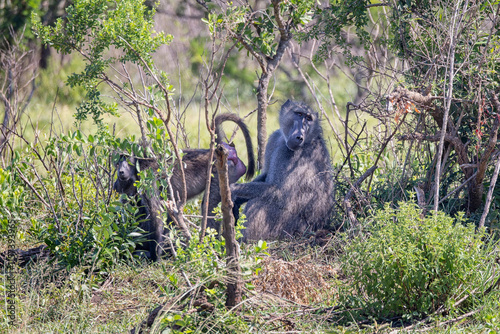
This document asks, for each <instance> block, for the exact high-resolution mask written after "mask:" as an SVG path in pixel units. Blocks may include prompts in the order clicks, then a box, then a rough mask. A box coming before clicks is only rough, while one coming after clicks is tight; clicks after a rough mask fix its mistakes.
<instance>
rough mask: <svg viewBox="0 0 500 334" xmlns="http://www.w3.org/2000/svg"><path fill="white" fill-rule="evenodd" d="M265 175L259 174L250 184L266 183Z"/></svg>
mask: <svg viewBox="0 0 500 334" xmlns="http://www.w3.org/2000/svg"><path fill="white" fill-rule="evenodd" d="M266 177H267V173H261V174H260V175H259V176H257V177H256V178H255V179H253V181H252V182H266Z"/></svg>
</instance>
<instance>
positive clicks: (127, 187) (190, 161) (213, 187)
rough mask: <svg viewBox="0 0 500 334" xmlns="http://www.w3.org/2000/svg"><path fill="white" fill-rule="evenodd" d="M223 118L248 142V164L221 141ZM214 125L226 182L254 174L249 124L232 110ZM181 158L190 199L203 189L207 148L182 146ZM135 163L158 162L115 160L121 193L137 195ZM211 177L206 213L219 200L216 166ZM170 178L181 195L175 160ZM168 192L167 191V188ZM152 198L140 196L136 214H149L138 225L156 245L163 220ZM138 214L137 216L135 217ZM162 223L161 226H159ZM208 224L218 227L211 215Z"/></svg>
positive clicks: (151, 162) (160, 239)
mask: <svg viewBox="0 0 500 334" xmlns="http://www.w3.org/2000/svg"><path fill="white" fill-rule="evenodd" d="M226 121H232V122H234V123H236V124H237V125H238V126H239V127H240V129H241V130H242V132H243V135H244V137H245V142H246V146H247V152H248V168H246V166H245V164H244V163H243V162H242V161H241V160H240V159H239V157H238V154H237V152H236V149H235V148H234V146H231V145H228V144H226V143H223V142H222V126H221V125H222V123H223V122H226ZM215 129H216V134H217V140H216V141H217V143H218V144H220V143H221V144H223V145H224V146H225V147H226V148H227V149H228V151H229V154H228V174H229V182H230V183H234V182H236V181H238V179H239V178H240V177H241V176H243V175H244V174H245V172H246V178H247V179H250V178H252V177H253V175H254V173H255V160H254V156H253V145H252V141H251V138H250V132H249V131H248V127H247V126H246V124H245V123H244V122H243V120H242V119H241V118H239V117H238V116H237V115H234V114H221V115H219V116H217V117H216V118H215ZM182 152H183V157H182V162H183V164H184V174H185V178H186V190H187V194H186V195H187V196H186V197H187V199H191V198H193V197H195V196H197V195H199V194H201V193H202V192H203V191H204V190H205V185H206V169H207V166H208V164H209V163H212V162H211V161H210V150H208V149H184V150H183V151H182ZM136 164H137V165H138V166H139V167H140V169H141V170H143V169H145V168H153V169H154V170H156V169H157V167H158V165H157V163H156V161H154V160H153V159H141V158H128V159H126V158H121V159H120V161H119V162H118V166H117V171H118V176H117V180H116V182H115V184H114V189H115V190H116V191H117V192H119V193H123V194H127V195H128V196H129V197H131V196H138V194H137V188H136V187H135V185H134V183H135V181H136V180H138V178H139V176H138V173H137V168H136ZM212 175H213V176H212V179H211V183H210V196H209V199H208V209H209V213H211V212H212V211H213V209H214V208H215V207H216V206H217V205H218V203H219V202H220V200H221V198H220V193H219V178H218V175H217V170H216V169H215V168H213V169H212ZM170 182H171V185H172V188H173V189H172V190H173V191H172V192H173V194H174V196H180V194H181V193H182V178H181V172H180V168H179V165H178V164H177V163H176V164H175V165H174V168H173V173H172V177H171V178H170ZM169 193H170V192H169ZM156 202H157V201H155V200H149V199H148V198H147V197H146V196H144V195H141V196H140V204H141V205H145V206H146V208H144V209H142V211H141V210H140V211H139V214H140V215H141V217H142V216H144V215H146V216H147V217H149V218H150V220H145V221H143V223H142V225H140V227H141V228H142V229H144V230H145V231H148V232H149V233H150V236H152V239H153V240H154V243H155V244H157V245H161V244H162V242H163V223H162V221H161V219H159V217H157V214H155V213H156V212H158V210H152V209H151V206H153V205H155V204H156V205H155V206H157V207H159V204H157V203H156ZM138 218H139V217H138ZM160 224H161V226H160ZM207 226H208V227H212V228H215V229H216V230H218V226H217V224H216V223H215V221H214V220H213V219H209V220H208V222H207ZM146 248H147V249H146V250H148V251H150V252H151V248H152V246H151V244H148V245H147V246H146ZM157 253H158V247H156V251H154V252H152V253H151V258H152V259H153V260H156V254H157Z"/></svg>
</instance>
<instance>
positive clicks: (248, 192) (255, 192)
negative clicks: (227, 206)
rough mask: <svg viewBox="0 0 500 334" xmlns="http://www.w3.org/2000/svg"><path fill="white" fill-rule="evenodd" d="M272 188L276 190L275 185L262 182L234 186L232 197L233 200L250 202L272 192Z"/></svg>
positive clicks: (232, 187)
mask: <svg viewBox="0 0 500 334" xmlns="http://www.w3.org/2000/svg"><path fill="white" fill-rule="evenodd" d="M264 179H265V176H264ZM272 188H274V185H272V184H269V183H266V182H262V181H260V182H258V181H257V182H256V181H252V182H249V183H239V184H233V185H232V186H231V196H232V198H233V199H236V198H239V199H245V200H246V201H248V200H251V199H252V198H255V197H260V196H262V195H263V194H265V193H266V192H268V191H272V190H270V189H272Z"/></svg>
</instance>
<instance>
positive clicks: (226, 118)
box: [215, 113, 255, 181]
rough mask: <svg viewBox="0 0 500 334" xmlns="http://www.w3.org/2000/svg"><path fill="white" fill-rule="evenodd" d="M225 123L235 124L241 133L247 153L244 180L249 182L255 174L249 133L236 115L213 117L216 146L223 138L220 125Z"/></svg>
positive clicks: (228, 114)
mask: <svg viewBox="0 0 500 334" xmlns="http://www.w3.org/2000/svg"><path fill="white" fill-rule="evenodd" d="M226 121H231V122H233V123H236V124H237V125H238V126H239V128H240V129H241V131H242V132H243V136H244V137H245V143H246V145H247V153H248V158H247V159H248V166H247V173H246V176H245V178H246V179H247V181H248V180H250V179H251V178H252V177H253V176H254V174H255V158H254V156H253V145H252V138H251V137H250V131H248V126H247V125H246V124H245V122H244V121H243V119H241V118H240V117H239V116H238V115H236V114H231V113H225V114H220V115H217V116H216V117H215V134H216V136H217V137H216V139H215V140H216V142H217V144H220V143H221V142H222V138H223V136H224V134H223V131H222V126H221V124H222V123H224V122H226Z"/></svg>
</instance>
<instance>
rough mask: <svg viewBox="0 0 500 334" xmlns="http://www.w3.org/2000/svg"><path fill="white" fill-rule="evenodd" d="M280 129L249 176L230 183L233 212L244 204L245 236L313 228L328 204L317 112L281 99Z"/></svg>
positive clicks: (328, 177)
mask: <svg viewBox="0 0 500 334" xmlns="http://www.w3.org/2000/svg"><path fill="white" fill-rule="evenodd" d="M279 122H280V129H279V130H277V131H275V132H274V133H273V134H272V135H271V136H270V137H269V140H268V143H267V146H266V154H265V165H264V168H263V170H262V173H261V175H259V176H258V177H257V178H255V180H253V181H252V182H249V183H244V184H234V185H232V186H231V193H232V197H233V200H234V209H233V213H234V214H235V218H237V216H238V211H239V207H240V206H241V205H242V204H243V203H245V202H248V203H247V205H246V207H245V211H244V213H245V215H246V217H247V223H246V229H245V230H243V235H244V238H245V239H250V240H258V239H270V238H271V239H273V238H284V237H287V236H290V235H294V234H300V233H303V232H304V231H306V230H311V231H314V230H317V229H319V228H321V227H323V226H324V224H325V223H327V222H328V220H329V218H330V216H331V212H332V209H333V204H334V203H333V178H332V173H331V172H332V166H331V162H330V154H329V153H328V150H327V148H326V145H325V142H324V140H323V135H322V130H321V125H320V123H319V120H318V114H317V113H316V112H314V111H313V110H312V109H311V108H310V107H308V106H307V105H306V104H304V103H301V102H294V101H290V100H288V101H286V102H285V104H283V106H282V107H281V111H280V117H279Z"/></svg>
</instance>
